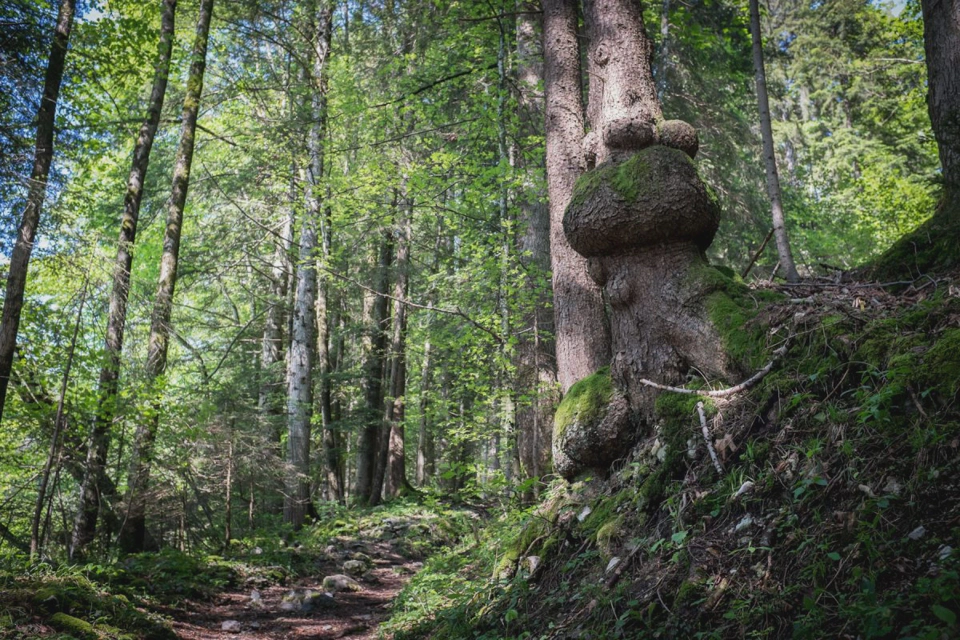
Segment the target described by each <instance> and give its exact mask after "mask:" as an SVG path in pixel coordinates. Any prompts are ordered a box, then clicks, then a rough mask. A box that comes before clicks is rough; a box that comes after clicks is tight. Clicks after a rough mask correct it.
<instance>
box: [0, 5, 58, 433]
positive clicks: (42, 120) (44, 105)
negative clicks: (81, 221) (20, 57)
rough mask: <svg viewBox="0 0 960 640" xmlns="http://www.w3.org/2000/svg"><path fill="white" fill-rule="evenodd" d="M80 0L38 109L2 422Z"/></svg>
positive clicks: (6, 353)
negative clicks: (74, 19) (72, 32)
mask: <svg viewBox="0 0 960 640" xmlns="http://www.w3.org/2000/svg"><path fill="white" fill-rule="evenodd" d="M75 11H76V0H61V2H60V8H59V10H58V12H57V28H56V31H55V32H54V34H53V46H52V47H51V48H50V58H49V59H48V61H47V75H46V78H45V80H44V83H43V94H42V95H41V96H40V108H39V109H38V110H37V143H36V149H35V151H34V156H33V171H32V172H31V174H30V190H29V191H28V193H27V206H26V207H25V208H24V210H23V218H22V219H21V221H20V229H19V230H18V232H17V241H16V244H15V245H14V246H13V254H12V255H11V256H10V266H9V268H8V274H9V275H8V276H7V291H6V295H5V297H4V299H3V320H2V323H0V422H2V421H3V408H4V405H5V404H6V399H7V386H8V385H9V384H10V371H11V370H12V369H13V356H14V352H15V350H16V347H17V331H18V330H19V328H20V313H21V311H22V310H23V294H24V289H25V288H26V284H27V268H28V267H29V265H30V254H31V253H32V252H33V241H34V238H35V237H36V235H37V226H38V225H39V224H40V213H41V211H42V210H43V201H44V198H46V195H47V178H48V177H49V175H50V164H51V162H52V161H53V127H54V122H55V120H56V114H57V99H58V98H59V97H60V85H61V82H62V80H63V70H64V67H65V65H66V59H67V44H68V43H69V41H70V31H71V29H72V28H73V16H74V13H75Z"/></svg>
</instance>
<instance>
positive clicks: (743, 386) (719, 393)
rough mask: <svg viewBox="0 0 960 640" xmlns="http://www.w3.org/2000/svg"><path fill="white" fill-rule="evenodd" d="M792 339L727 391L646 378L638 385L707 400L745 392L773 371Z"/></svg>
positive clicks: (789, 337)
mask: <svg viewBox="0 0 960 640" xmlns="http://www.w3.org/2000/svg"><path fill="white" fill-rule="evenodd" d="M792 338H793V335H792V334H791V335H790V336H788V337H787V339H786V340H785V341H784V343H783V344H782V345H781V346H780V347H779V348H778V349H776V350H775V351H774V352H773V359H772V360H770V362H768V363H767V364H766V366H764V367H763V369H760V371H757V372H756V373H755V374H753V375H752V376H750V377H749V378H747V379H746V380H744V381H743V382H741V383H740V384H738V385H736V386H733V387H730V388H728V389H717V390H715V391H703V390H702V389H684V388H683V387H671V386H670V385H666V384H660V383H659V382H654V381H652V380H647V379H646V378H640V380H639V382H640V384H645V385H647V386H648V387H653V388H654V389H660V390H661V391H671V392H673V393H683V394H686V395H690V396H707V397H709V398H725V397H727V396H732V395H734V394H736V393H740V392H741V391H745V390H747V389H749V388H750V387H752V386H753V385H755V384H757V383H758V382H760V381H761V380H763V378H764V377H765V376H766V375H767V374H768V373H770V371H771V370H773V365H774V364H776V362H777V360H779V359H780V358H782V357H783V355H784V354H785V353H786V352H787V348H788V347H789V346H790V340H791V339H792Z"/></svg>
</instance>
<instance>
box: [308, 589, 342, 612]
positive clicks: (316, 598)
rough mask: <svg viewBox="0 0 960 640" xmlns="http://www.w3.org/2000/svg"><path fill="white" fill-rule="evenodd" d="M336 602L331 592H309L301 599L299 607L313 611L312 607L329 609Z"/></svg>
mask: <svg viewBox="0 0 960 640" xmlns="http://www.w3.org/2000/svg"><path fill="white" fill-rule="evenodd" d="M336 604H337V603H336V601H335V600H334V599H333V594H332V593H327V592H325V591H324V592H322V593H321V592H311V593H310V594H309V595H308V596H307V597H306V598H304V599H303V606H302V607H301V608H302V609H303V610H304V611H313V610H314V609H329V608H331V607H333V606H335V605H336Z"/></svg>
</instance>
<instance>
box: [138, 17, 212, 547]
mask: <svg viewBox="0 0 960 640" xmlns="http://www.w3.org/2000/svg"><path fill="white" fill-rule="evenodd" d="M213 2H214V0H201V2H200V13H199V16H198V19H197V33H196V39H195V40H194V44H193V54H192V61H191V63H190V74H189V76H188V79H187V92H186V95H185V96H184V100H183V116H182V120H183V125H182V127H181V130H180V146H179V148H178V149H177V155H176V159H175V160H174V169H173V188H172V190H171V194H170V200H169V202H168V203H167V227H166V232H165V233H164V237H163V254H162V255H161V257H160V284H159V287H158V289H157V297H156V300H155V301H154V306H153V317H152V319H151V322H150V339H149V343H148V346H147V366H146V376H147V379H148V380H149V381H150V383H151V384H153V383H155V382H156V381H157V380H158V379H159V378H160V377H161V376H162V375H163V373H164V371H165V370H166V367H167V350H168V348H169V345H170V316H171V314H172V310H173V294H174V290H175V288H176V284H177V266H178V262H179V258H180V238H181V232H182V228H183V208H184V205H185V204H186V201H187V189H188V188H189V186H190V167H191V165H192V163H193V150H194V143H195V140H196V133H197V117H198V114H199V112H200V96H201V93H202V92H203V76H204V72H205V70H206V66H207V43H208V40H209V33H210V20H211V18H212V16H213ZM152 404H153V410H152V411H151V413H150V415H148V416H142V417H141V421H140V424H139V425H138V426H137V431H136V434H135V436H134V443H133V451H132V452H131V457H130V471H129V473H128V475H127V483H128V485H129V488H128V489H127V499H126V501H127V514H126V519H125V521H124V523H123V526H122V528H121V531H120V547H121V549H122V550H123V551H125V552H127V553H136V552H139V551H142V550H143V548H144V543H145V541H146V532H147V531H146V500H147V489H148V487H149V483H150V472H151V467H152V466H153V445H154V441H155V439H156V437H157V429H158V428H159V425H160V411H161V409H162V402H161V400H160V398H157V397H155V398H153V399H152Z"/></svg>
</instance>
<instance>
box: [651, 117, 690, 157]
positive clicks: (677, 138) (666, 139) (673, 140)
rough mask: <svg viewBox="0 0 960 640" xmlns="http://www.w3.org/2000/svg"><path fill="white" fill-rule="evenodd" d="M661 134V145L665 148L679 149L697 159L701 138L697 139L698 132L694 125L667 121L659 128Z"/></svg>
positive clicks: (680, 121) (681, 121)
mask: <svg viewBox="0 0 960 640" xmlns="http://www.w3.org/2000/svg"><path fill="white" fill-rule="evenodd" d="M658 133H659V134H660V144H662V145H663V146H665V147H671V148H673V149H679V150H680V151H683V152H684V153H685V154H687V155H688V156H690V158H691V159H692V158H696V157H697V150H698V149H699V148H700V138H699V137H697V130H696V129H694V128H693V125H691V124H689V123H687V122H684V121H683V120H666V121H664V122H661V123H660V126H659V127H658Z"/></svg>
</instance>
